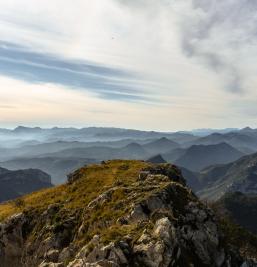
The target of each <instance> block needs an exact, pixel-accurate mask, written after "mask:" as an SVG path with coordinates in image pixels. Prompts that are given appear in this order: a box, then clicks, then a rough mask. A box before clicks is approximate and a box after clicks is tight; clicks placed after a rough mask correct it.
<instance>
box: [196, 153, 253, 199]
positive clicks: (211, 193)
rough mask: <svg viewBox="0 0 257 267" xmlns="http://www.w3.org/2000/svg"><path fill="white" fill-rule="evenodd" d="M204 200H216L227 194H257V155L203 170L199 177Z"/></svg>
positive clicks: (200, 193)
mask: <svg viewBox="0 0 257 267" xmlns="http://www.w3.org/2000/svg"><path fill="white" fill-rule="evenodd" d="M199 178H200V182H201V186H202V190H200V191H199V192H198V194H199V195H200V196H201V197H202V198H208V199H210V200H216V199H219V198H221V197H222V196H223V195H224V194H225V193H227V192H235V191H239V192H242V193H246V194H255V193H257V153H256V154H253V155H248V156H244V157H242V158H240V159H239V160H237V161H235V162H232V163H229V164H222V165H218V166H211V167H209V168H207V169H205V170H203V171H202V172H201V174H200V176H199Z"/></svg>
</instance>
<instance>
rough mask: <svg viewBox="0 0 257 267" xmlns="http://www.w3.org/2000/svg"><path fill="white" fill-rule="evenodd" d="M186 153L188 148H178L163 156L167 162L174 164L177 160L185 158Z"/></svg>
mask: <svg viewBox="0 0 257 267" xmlns="http://www.w3.org/2000/svg"><path fill="white" fill-rule="evenodd" d="M186 151H187V149H186V148H176V149H172V150H171V151H169V152H166V153H163V154H162V156H163V158H164V159H165V160H166V161H167V162H170V163H174V162H175V161H176V160H177V159H179V158H180V157H181V156H183V155H184V154H185V153H186Z"/></svg>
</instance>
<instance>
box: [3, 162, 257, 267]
mask: <svg viewBox="0 0 257 267" xmlns="http://www.w3.org/2000/svg"><path fill="white" fill-rule="evenodd" d="M0 221H1V222H2V223H1V224H0V229H1V231H0V244H1V246H0V266H1V267H10V266H12V267H18V266H19V267H21V266H31V267H33V266H40V267H43V266H44V267H46V266H48V267H50V266H51V267H52V266H69V267H75V266H76V267H83V266H117V267H118V266H124V267H125V266H128V267H134V266H135V267H142V266H146V267H152V266H156V267H168V266H172V267H175V266H183V267H189V266H198V267H206V266H219V267H221V266H233V267H239V266H256V265H255V264H253V262H252V261H250V260H247V261H246V259H243V258H242V257H241V256H240V255H239V251H238V249H239V248H236V247H234V248H233V249H231V248H230V245H229V243H226V239H224V235H223V234H222V233H221V230H220V227H219V226H218V225H217V222H216V218H215V215H214V213H213V212H212V211H211V210H210V209H209V208H207V207H206V206H205V205H204V204H202V203H201V202H200V201H199V200H198V199H197V197H196V196H195V195H194V194H193V193H192V192H191V190H190V189H188V188H187V187H186V186H185V180H184V178H183V177H182V176H181V173H180V171H179V170H178V169H177V168H176V167H175V166H173V165H170V164H159V165H155V164H151V163H146V162H143V161H121V160H115V161H108V162H103V163H102V164H101V165H91V166H88V167H85V168H82V169H79V170H77V171H76V172H74V173H72V174H71V175H70V176H69V181H68V183H67V184H65V185H61V186H58V187H55V188H51V189H47V190H44V191H41V192H37V193H33V194H31V195H27V196H25V197H23V198H21V199H20V205H17V201H14V202H9V203H5V204H3V205H0ZM248 245H249V244H248V243H247V240H245V244H244V245H243V246H244V247H242V249H244V248H245V249H246V248H247V251H249V253H250V254H249V253H248V256H256V254H253V251H254V249H253V250H251V249H250V248H249V246H248ZM9 248H11V249H9ZM254 253H255V252H254ZM242 264H244V265H242ZM250 264H252V265H250Z"/></svg>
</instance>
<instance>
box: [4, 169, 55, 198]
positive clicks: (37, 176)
mask: <svg viewBox="0 0 257 267" xmlns="http://www.w3.org/2000/svg"><path fill="white" fill-rule="evenodd" d="M51 186H52V184H51V177H50V176H49V175H48V174H47V173H44V172H42V171H41V170H36V169H28V170H17V171H10V170H7V169H4V168H0V202H3V201H7V200H10V199H14V198H17V197H20V196H22V195H25V194H28V193H31V192H33V191H37V190H40V189H42V188H48V187H51Z"/></svg>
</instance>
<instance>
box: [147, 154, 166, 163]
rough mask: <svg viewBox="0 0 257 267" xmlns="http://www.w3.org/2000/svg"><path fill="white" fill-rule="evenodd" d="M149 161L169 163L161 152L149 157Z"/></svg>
mask: <svg viewBox="0 0 257 267" xmlns="http://www.w3.org/2000/svg"><path fill="white" fill-rule="evenodd" d="M147 161H148V162H151V163H167V162H166V160H165V159H164V158H163V157H162V155H160V154H158V155H156V156H153V157H151V158H149V159H148V160H147Z"/></svg>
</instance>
